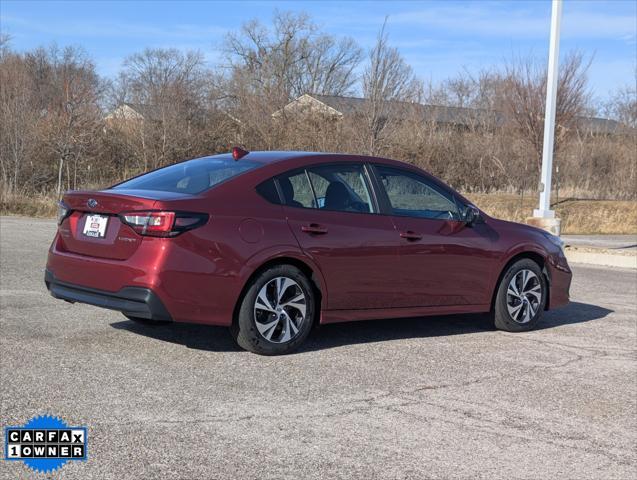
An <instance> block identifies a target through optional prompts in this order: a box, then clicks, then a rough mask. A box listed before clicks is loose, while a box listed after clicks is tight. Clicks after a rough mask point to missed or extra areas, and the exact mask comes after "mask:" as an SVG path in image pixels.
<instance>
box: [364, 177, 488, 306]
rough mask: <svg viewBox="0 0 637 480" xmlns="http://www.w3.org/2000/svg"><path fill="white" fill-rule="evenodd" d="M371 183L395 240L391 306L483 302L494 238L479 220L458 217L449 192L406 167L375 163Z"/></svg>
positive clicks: (486, 296) (486, 300)
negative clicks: (396, 288) (396, 286)
mask: <svg viewBox="0 0 637 480" xmlns="http://www.w3.org/2000/svg"><path fill="white" fill-rule="evenodd" d="M374 172H375V177H376V179H377V184H378V185H379V187H380V190H381V191H382V194H383V197H384V198H383V202H384V206H385V208H386V209H387V210H388V212H387V213H389V214H390V215H391V218H392V221H393V222H394V225H395V228H396V231H397V242H398V244H399V247H398V250H399V263H398V265H399V268H400V271H401V277H400V285H401V292H400V294H399V295H398V296H397V297H396V301H395V304H394V305H395V306H396V307H421V306H422V307H432V306H452V305H483V304H486V303H488V302H489V301H490V292H489V286H488V282H487V279H488V278H490V268H491V264H492V261H491V259H492V258H493V256H494V254H495V253H494V249H493V248H492V246H493V242H494V238H493V236H492V235H491V232H490V230H489V229H488V228H487V227H486V225H485V224H477V225H474V226H473V227H468V226H466V225H465V224H464V222H462V221H461V220H460V213H459V209H460V208H461V207H460V206H459V205H458V203H457V201H456V199H455V197H454V195H453V194H452V193H451V192H450V191H449V190H446V189H444V188H443V187H442V186H441V185H439V184H438V183H437V182H434V181H432V180H431V179H429V178H427V177H426V176H424V175H419V174H417V173H415V172H412V171H410V170H406V169H401V168H395V167H388V166H384V165H376V166H375V167H374Z"/></svg>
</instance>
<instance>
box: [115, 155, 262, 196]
mask: <svg viewBox="0 0 637 480" xmlns="http://www.w3.org/2000/svg"><path fill="white" fill-rule="evenodd" d="M259 165H260V164H259V163H256V162H250V161H247V160H241V161H239V162H235V161H234V160H233V159H226V158H215V157H204V158H197V159H194V160H188V161H186V162H181V163H176V164H174V165H170V166H168V167H164V168H160V169H158V170H154V171H152V172H148V173H146V174H144V175H140V176H139V177H135V178H132V179H130V180H127V181H125V182H122V183H120V184H119V185H115V186H114V187H112V188H113V189H115V190H120V189H135V190H161V191H165V192H178V193H189V194H197V193H201V192H203V191H204V190H207V189H209V188H211V187H213V186H215V185H217V184H218V183H221V182H223V181H225V180H228V179H230V178H232V177H236V176H237V175H240V174H241V173H244V172H247V171H249V170H252V169H254V168H257V167H258V166H259Z"/></svg>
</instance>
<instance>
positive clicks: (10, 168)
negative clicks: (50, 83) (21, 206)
mask: <svg viewBox="0 0 637 480" xmlns="http://www.w3.org/2000/svg"><path fill="white" fill-rule="evenodd" d="M33 90H34V88H33V85H32V83H31V79H30V78H29V75H28V71H27V69H26V68H25V65H24V62H23V61H22V59H21V58H20V57H19V56H17V55H10V54H4V55H3V56H2V63H1V64H0V127H1V131H2V134H1V135H0V168H1V169H2V180H3V185H4V186H5V187H7V189H8V190H9V191H12V192H15V191H16V190H17V189H18V186H19V184H20V178H19V175H20V173H21V170H22V168H23V164H24V162H25V161H26V159H27V154H28V151H29V148H30V146H31V145H32V144H33V140H34V136H35V124H36V121H37V114H36V112H35V109H34V108H33V107H34V105H33Z"/></svg>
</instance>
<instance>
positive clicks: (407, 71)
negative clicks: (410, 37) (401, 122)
mask: <svg viewBox="0 0 637 480" xmlns="http://www.w3.org/2000/svg"><path fill="white" fill-rule="evenodd" d="M386 25H387V19H385V23H383V26H382V27H381V29H380V31H379V32H378V36H377V37H376V44H375V45H374V47H373V48H372V49H371V50H370V52H369V60H368V64H367V67H366V68H365V72H364V74H363V96H364V97H365V99H366V100H367V104H366V106H367V108H366V114H365V116H366V124H367V134H366V142H365V144H366V145H365V146H366V150H367V152H368V153H369V154H370V155H375V154H377V153H378V152H379V150H380V148H381V147H382V145H381V140H382V139H383V136H384V133H385V132H386V131H387V130H388V129H389V126H390V125H391V124H392V122H393V121H394V120H396V118H397V116H396V109H397V108H396V107H397V103H398V102H416V101H418V100H419V99H420V95H421V93H422V85H421V83H420V82H418V81H417V79H416V78H415V76H414V73H413V70H412V69H411V67H410V66H409V65H408V64H407V62H405V60H404V58H403V57H402V56H401V55H400V53H399V52H398V50H397V49H396V48H394V47H391V46H389V40H388V35H387V32H386V31H385V27H386ZM401 108H402V109H404V108H405V106H402V107H398V109H401Z"/></svg>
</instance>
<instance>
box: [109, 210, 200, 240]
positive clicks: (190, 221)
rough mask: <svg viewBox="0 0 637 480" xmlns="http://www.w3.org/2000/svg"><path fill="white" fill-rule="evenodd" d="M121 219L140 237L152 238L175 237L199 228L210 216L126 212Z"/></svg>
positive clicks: (161, 212)
mask: <svg viewBox="0 0 637 480" xmlns="http://www.w3.org/2000/svg"><path fill="white" fill-rule="evenodd" d="M119 217H120V219H121V220H122V222H124V223H125V224H127V225H129V226H130V227H131V228H132V229H133V230H135V231H136V232H137V233H139V234H140V235H149V236H152V237H174V236H175V235H179V234H180V233H183V232H185V231H187V230H192V229H193V228H197V227H199V226H201V225H203V224H204V223H206V220H208V215H206V214H205V213H186V212H165V211H138V212H126V213H122V214H120V215H119Z"/></svg>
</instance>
